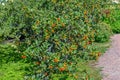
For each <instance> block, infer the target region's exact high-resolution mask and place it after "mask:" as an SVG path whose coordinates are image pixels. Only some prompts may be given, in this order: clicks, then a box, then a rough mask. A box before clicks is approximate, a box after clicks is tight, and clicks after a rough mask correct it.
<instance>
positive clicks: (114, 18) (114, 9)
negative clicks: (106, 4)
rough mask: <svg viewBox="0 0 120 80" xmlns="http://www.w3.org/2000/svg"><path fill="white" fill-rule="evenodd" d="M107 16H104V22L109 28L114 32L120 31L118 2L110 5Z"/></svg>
mask: <svg viewBox="0 0 120 80" xmlns="http://www.w3.org/2000/svg"><path fill="white" fill-rule="evenodd" d="M107 12H109V16H105V18H104V19H103V20H104V22H106V23H107V24H110V26H111V29H112V31H113V32H114V33H120V7H119V4H115V5H110V8H108V9H107Z"/></svg>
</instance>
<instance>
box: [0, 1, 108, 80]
mask: <svg viewBox="0 0 120 80" xmlns="http://www.w3.org/2000/svg"><path fill="white" fill-rule="evenodd" d="M102 4H103V1H101V0H74V1H73V0H41V1H34V0H29V1H27V0H24V1H21V0H16V1H13V2H11V1H9V2H7V3H6V4H5V5H6V6H1V5H0V6H1V7H0V8H1V13H0V18H1V19H0V22H1V23H2V24H0V25H1V27H0V30H1V32H0V37H1V38H4V39H16V42H15V43H16V46H17V48H18V50H19V52H21V58H23V59H25V61H26V62H28V63H30V64H31V67H30V69H29V70H30V73H29V74H27V75H26V78H30V79H34V78H35V79H43V80H49V79H51V78H53V77H54V75H55V74H63V75H64V76H61V77H60V78H63V79H67V78H68V77H75V76H74V75H73V74H74V73H75V72H76V70H75V69H76V66H75V65H76V64H77V60H78V59H79V58H84V59H89V57H88V55H89V51H91V52H93V53H94V51H92V50H91V49H90V47H89V45H91V44H92V42H93V41H94V40H95V39H94V38H95V32H96V30H97V31H98V29H101V28H103V27H101V26H100V25H101V24H98V23H100V22H101V18H102V13H101V10H102V7H103V5H102ZM101 30H105V29H101ZM106 31H107V30H106ZM106 31H105V33H108V32H106ZM99 35H100V37H101V36H102V35H103V34H99ZM108 35H109V34H107V35H105V36H104V37H101V38H104V39H105V38H108ZM95 54H97V55H98V56H99V54H98V53H95ZM30 76H31V77H30Z"/></svg>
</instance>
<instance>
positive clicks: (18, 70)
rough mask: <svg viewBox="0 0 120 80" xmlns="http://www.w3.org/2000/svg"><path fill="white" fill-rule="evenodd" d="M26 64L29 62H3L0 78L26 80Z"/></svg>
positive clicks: (3, 79)
mask: <svg viewBox="0 0 120 80" xmlns="http://www.w3.org/2000/svg"><path fill="white" fill-rule="evenodd" d="M26 66H28V64H25V63H23V62H20V61H19V62H16V63H15V62H10V63H6V64H5V63H4V64H2V66H1V67H0V80H24V79H23V78H24V75H25V72H26V71H25V67H26Z"/></svg>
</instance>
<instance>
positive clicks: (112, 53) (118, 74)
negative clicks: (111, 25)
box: [97, 34, 120, 80]
mask: <svg viewBox="0 0 120 80" xmlns="http://www.w3.org/2000/svg"><path fill="white" fill-rule="evenodd" d="M111 40H112V43H111V47H110V48H109V49H108V51H107V52H106V53H105V54H104V55H103V56H101V57H100V58H99V60H98V63H97V66H99V67H102V74H103V79H102V80H120V34H116V35H114V36H113V37H112V38H111Z"/></svg>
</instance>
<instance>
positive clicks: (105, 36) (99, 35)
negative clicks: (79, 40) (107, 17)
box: [95, 23, 112, 42]
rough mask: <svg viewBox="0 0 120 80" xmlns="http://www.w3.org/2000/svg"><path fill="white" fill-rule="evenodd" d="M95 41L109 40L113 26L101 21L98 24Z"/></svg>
mask: <svg viewBox="0 0 120 80" xmlns="http://www.w3.org/2000/svg"><path fill="white" fill-rule="evenodd" d="M97 28H98V29H97V30H96V34H95V41H96V42H106V41H108V40H109V38H110V36H111V34H112V30H111V27H110V26H109V25H108V24H106V23H99V24H98V26H97Z"/></svg>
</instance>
